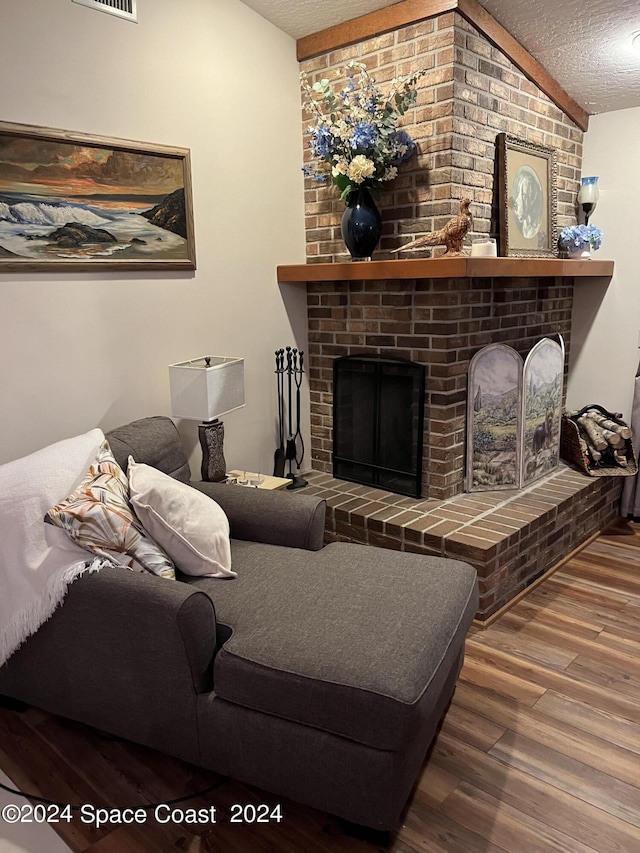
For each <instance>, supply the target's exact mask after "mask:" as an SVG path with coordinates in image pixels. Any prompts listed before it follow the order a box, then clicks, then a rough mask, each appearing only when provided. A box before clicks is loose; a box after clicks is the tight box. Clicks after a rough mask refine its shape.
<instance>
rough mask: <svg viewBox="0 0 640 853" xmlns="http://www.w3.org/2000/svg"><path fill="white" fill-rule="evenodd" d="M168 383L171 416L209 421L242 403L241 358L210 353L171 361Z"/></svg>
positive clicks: (242, 362) (242, 368)
mask: <svg viewBox="0 0 640 853" xmlns="http://www.w3.org/2000/svg"><path fill="white" fill-rule="evenodd" d="M207 361H208V362H209V363H208V364H207ZM169 383H170V387H171V414H172V415H173V416H174V417H176V418H186V419H187V420H191V421H212V420H215V418H219V417H220V416H221V415H224V414H226V413H227V412H231V411H233V409H239V408H241V407H242V406H244V359H243V358H227V357H226V356H217V355H212V356H203V357H202V358H194V359H192V360H191V361H180V362H178V363H176V364H170V365H169Z"/></svg>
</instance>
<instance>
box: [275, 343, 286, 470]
mask: <svg viewBox="0 0 640 853" xmlns="http://www.w3.org/2000/svg"><path fill="white" fill-rule="evenodd" d="M275 373H276V382H277V386H278V438H279V440H280V446H279V447H278V448H276V452H275V454H274V457H273V462H274V464H273V476H274V477H284V463H285V453H284V350H283V349H279V350H276V370H275Z"/></svg>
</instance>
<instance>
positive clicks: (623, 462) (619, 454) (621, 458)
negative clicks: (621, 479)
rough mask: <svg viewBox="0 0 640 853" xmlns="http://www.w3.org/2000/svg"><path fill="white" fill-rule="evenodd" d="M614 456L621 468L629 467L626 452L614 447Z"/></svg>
mask: <svg viewBox="0 0 640 853" xmlns="http://www.w3.org/2000/svg"><path fill="white" fill-rule="evenodd" d="M613 458H614V459H615V460H616V462H617V463H618V465H620V467H621V468H627V467H628V466H629V460H628V459H627V457H626V456H625V454H624V452H623V451H621V450H618V449H617V448H614V451H613Z"/></svg>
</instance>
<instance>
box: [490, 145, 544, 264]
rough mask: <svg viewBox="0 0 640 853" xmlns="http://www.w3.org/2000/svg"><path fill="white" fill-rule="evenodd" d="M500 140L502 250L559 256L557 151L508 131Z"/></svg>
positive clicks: (525, 255)
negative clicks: (519, 137) (512, 134)
mask: <svg viewBox="0 0 640 853" xmlns="http://www.w3.org/2000/svg"><path fill="white" fill-rule="evenodd" d="M496 143H497V150H498V208H499V214H500V254H501V255H502V256H505V257H506V256H508V257H512V258H554V257H557V255H558V247H557V242H558V237H557V200H558V190H557V178H558V164H557V155H556V151H555V150H554V149H553V148H548V147H547V146H545V145H537V144H536V143H534V142H529V141H528V140H526V139H518V138H517V137H515V136H510V135H509V134H508V133H500V134H498V136H497V139H496Z"/></svg>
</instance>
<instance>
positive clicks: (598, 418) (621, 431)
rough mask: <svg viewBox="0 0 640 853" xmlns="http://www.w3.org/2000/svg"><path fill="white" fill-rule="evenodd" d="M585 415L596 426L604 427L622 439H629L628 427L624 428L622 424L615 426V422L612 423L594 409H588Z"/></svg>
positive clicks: (629, 430)
mask: <svg viewBox="0 0 640 853" xmlns="http://www.w3.org/2000/svg"><path fill="white" fill-rule="evenodd" d="M585 414H586V415H587V416H588V417H590V418H591V419H592V420H594V421H595V422H596V423H597V424H598V426H600V427H604V428H605V429H610V430H612V431H613V432H616V433H618V435H621V436H622V438H631V429H630V427H628V426H624V425H623V424H617V423H616V422H615V421H612V420H611V419H610V418H606V417H605V416H604V415H603V414H601V413H600V412H598V411H596V410H595V409H589V411H587V412H585Z"/></svg>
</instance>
